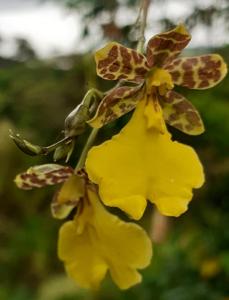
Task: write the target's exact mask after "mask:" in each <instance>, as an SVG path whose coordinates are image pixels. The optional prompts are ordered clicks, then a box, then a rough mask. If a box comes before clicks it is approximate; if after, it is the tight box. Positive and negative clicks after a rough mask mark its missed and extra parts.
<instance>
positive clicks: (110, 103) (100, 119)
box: [88, 85, 145, 128]
mask: <svg viewBox="0 0 229 300" xmlns="http://www.w3.org/2000/svg"><path fill="white" fill-rule="evenodd" d="M144 91H145V87H144V85H138V86H135V87H129V86H122V87H119V88H116V89H113V90H112V91H111V92H110V93H109V94H108V95H107V96H105V97H104V98H103V100H102V102H101V103H100V105H99V107H98V109H97V112H96V114H95V116H94V117H93V119H91V120H89V121H88V124H89V125H90V126H92V127H94V128H100V127H102V126H104V125H106V124H108V123H110V122H112V121H114V120H116V119H118V118H120V117H121V116H122V115H124V114H126V113H128V112H129V111H131V110H132V109H134V108H135V107H136V105H137V103H138V101H139V100H140V99H141V98H142V97H143V93H144Z"/></svg>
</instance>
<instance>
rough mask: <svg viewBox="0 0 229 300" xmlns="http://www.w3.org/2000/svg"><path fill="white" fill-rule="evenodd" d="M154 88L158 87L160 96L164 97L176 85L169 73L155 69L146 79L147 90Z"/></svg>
mask: <svg viewBox="0 0 229 300" xmlns="http://www.w3.org/2000/svg"><path fill="white" fill-rule="evenodd" d="M152 86H155V87H158V92H159V94H160V95H164V94H165V93H166V92H167V91H168V90H171V89H172V88H173V87H174V84H173V80H172V77H171V75H170V74H169V72H168V71H166V70H164V69H162V68H157V67H154V68H153V69H152V70H150V71H149V73H148V75H147V78H146V87H147V89H148V90H149V89H151V88H152Z"/></svg>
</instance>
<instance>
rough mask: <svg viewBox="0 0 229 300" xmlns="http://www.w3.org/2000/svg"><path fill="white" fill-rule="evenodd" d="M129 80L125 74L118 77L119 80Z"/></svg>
mask: <svg viewBox="0 0 229 300" xmlns="http://www.w3.org/2000/svg"><path fill="white" fill-rule="evenodd" d="M127 78H128V76H127V75H125V74H120V75H119V77H118V79H127Z"/></svg>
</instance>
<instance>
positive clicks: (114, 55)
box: [108, 45, 118, 61]
mask: <svg viewBox="0 0 229 300" xmlns="http://www.w3.org/2000/svg"><path fill="white" fill-rule="evenodd" d="M108 57H110V58H112V61H114V60H115V59H116V58H117V57H118V47H117V46H116V45H114V46H113V47H112V48H111V50H110V51H109V53H108Z"/></svg>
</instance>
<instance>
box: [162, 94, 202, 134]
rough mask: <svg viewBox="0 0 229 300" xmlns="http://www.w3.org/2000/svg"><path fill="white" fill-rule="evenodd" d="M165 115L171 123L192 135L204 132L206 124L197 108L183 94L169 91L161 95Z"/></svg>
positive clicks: (167, 121)
mask: <svg viewBox="0 0 229 300" xmlns="http://www.w3.org/2000/svg"><path fill="white" fill-rule="evenodd" d="M159 101H160V104H161V106H162V109H163V116H164V119H165V121H166V123H168V124H169V125H171V126H173V127H175V128H177V129H179V130H181V131H183V132H184V133H187V134H190V135H199V134H201V133H203V132H204V124H203V122H202V120H201V117H200V115H199V112H198V111H197V109H196V108H195V107H194V106H193V105H192V104H191V103H190V102H189V101H188V100H187V99H186V98H185V97H184V96H182V95H181V94H178V93H176V92H174V91H168V92H167V93H166V95H164V96H159Z"/></svg>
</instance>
